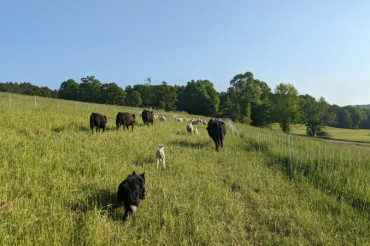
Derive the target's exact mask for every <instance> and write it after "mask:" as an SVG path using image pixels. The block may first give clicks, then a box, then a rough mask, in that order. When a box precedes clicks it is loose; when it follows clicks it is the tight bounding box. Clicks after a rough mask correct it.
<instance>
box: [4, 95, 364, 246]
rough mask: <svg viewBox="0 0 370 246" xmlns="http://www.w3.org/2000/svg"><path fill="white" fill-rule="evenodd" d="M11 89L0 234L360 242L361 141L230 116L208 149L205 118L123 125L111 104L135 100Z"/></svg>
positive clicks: (55, 239)
mask: <svg viewBox="0 0 370 246" xmlns="http://www.w3.org/2000/svg"><path fill="white" fill-rule="evenodd" d="M11 96H12V97H11V100H12V103H11V105H9V94H6V93H0V110H1V116H2V121H0V129H1V130H0V139H1V144H0V182H1V184H2V185H1V186H0V220H1V224H0V245H127V244H130V245H181V244H182V245H229V244H233V245H272V244H290V245H307V244H308V245H310V244H314V245H315V244H324V245H330V244H333V245H338V244H340V245H343V244H349V245H354V244H358V245H367V244H369V230H368V229H369V207H368V203H369V187H368V181H369V165H370V163H369V160H370V159H369V158H370V157H369V155H370V151H368V149H365V147H358V146H347V145H339V144H335V143H325V142H322V141H321V140H310V139H308V138H306V137H291V142H290V145H288V141H287V135H285V134H282V133H279V132H276V131H272V130H266V129H259V128H253V127H249V126H244V125H240V124H232V126H234V127H235V134H233V133H232V131H231V128H228V132H227V135H226V138H225V146H224V149H222V150H221V151H220V152H219V153H217V152H216V151H215V149H214V143H213V142H212V141H211V139H210V138H209V137H208V135H207V132H206V130H205V128H206V126H204V125H199V126H198V130H199V136H195V135H191V136H189V135H188V134H187V133H186V124H187V123H186V122H177V121H175V120H173V119H167V121H166V122H159V121H155V122H154V126H153V127H152V126H150V127H148V126H144V125H142V121H141V119H140V117H139V116H137V122H138V124H137V125H136V126H135V127H134V131H133V132H131V131H126V130H125V131H122V129H120V130H119V131H116V129H115V116H116V114H117V112H119V111H121V112H131V113H138V112H140V111H142V109H139V108H127V107H126V108H124V107H117V106H109V105H96V104H87V103H82V102H72V101H70V102H69V101H64V100H59V102H58V100H55V99H54V100H52V99H43V98H36V106H35V103H34V102H35V98H34V97H26V96H20V95H13V94H12V95H11ZM17 98H18V99H17ZM93 111H94V112H99V113H103V114H105V115H107V117H108V126H107V131H106V132H105V133H100V134H95V133H94V135H91V131H90V129H89V116H90V114H91V112H93ZM155 113H156V114H165V112H159V111H155ZM174 114H177V115H186V114H183V113H178V112H177V113H172V112H168V113H167V116H173V115H174ZM198 117H199V116H196V117H195V118H198ZM202 118H204V119H205V117H202ZM237 134H239V135H237ZM158 144H164V146H165V151H166V169H164V170H163V169H160V170H157V169H156V167H155V151H156V149H157V147H158ZM289 147H290V148H289ZM289 149H290V151H289ZM289 152H290V153H291V154H290V156H291V161H292V162H291V163H292V167H293V170H292V171H290V170H289V168H290V160H289ZM133 170H135V171H136V172H138V173H141V172H145V173H146V178H147V181H146V182H147V189H146V190H147V195H146V199H145V200H143V201H142V202H141V203H140V206H139V209H138V211H137V213H136V214H135V215H134V216H131V217H130V218H129V219H128V221H127V222H126V223H123V221H122V217H123V208H121V207H120V208H119V207H117V206H116V191H117V188H118V184H119V183H120V182H121V181H122V180H123V179H124V178H126V176H127V175H128V174H130V173H132V171H133Z"/></svg>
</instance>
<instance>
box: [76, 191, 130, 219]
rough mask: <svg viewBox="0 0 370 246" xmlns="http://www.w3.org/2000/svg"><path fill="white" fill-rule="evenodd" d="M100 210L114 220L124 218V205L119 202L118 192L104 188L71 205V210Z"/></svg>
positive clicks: (83, 211)
mask: <svg viewBox="0 0 370 246" xmlns="http://www.w3.org/2000/svg"><path fill="white" fill-rule="evenodd" d="M95 209H97V210H99V211H100V213H101V214H102V215H107V217H108V218H110V219H111V220H114V221H120V220H122V219H123V213H124V209H123V206H121V205H120V204H118V203H117V193H116V192H112V191H110V190H107V189H104V190H99V191H98V192H96V193H95V194H93V195H90V196H89V197H88V198H87V199H86V200H82V201H79V202H76V203H74V204H72V205H71V210H73V211H78V212H82V213H86V212H88V211H91V210H95Z"/></svg>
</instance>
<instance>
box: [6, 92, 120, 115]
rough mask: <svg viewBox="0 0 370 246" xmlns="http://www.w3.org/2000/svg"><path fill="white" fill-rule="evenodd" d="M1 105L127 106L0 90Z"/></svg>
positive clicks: (114, 108) (116, 108)
mask: <svg viewBox="0 0 370 246" xmlns="http://www.w3.org/2000/svg"><path fill="white" fill-rule="evenodd" d="M0 106H1V107H22V108H41V107H54V108H57V109H62V108H77V109H82V110H87V111H94V110H95V111H112V112H118V111H119V110H122V108H124V107H125V106H119V105H108V104H98V103H90V102H82V101H70V100H64V99H58V98H47V97H38V96H28V95H20V94H12V93H4V92H0Z"/></svg>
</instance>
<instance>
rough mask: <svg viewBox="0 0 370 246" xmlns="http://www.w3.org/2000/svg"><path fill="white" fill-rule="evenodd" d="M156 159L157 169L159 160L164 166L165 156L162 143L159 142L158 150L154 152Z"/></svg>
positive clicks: (164, 166)
mask: <svg viewBox="0 0 370 246" xmlns="http://www.w3.org/2000/svg"><path fill="white" fill-rule="evenodd" d="M156 159H157V169H158V168H159V161H162V164H163V168H166V160H165V159H166V156H165V154H164V145H163V144H159V145H158V150H157V152H156Z"/></svg>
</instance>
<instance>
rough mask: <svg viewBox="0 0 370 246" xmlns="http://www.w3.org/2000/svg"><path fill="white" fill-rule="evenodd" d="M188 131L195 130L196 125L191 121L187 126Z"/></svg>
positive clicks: (190, 132) (189, 132)
mask: <svg viewBox="0 0 370 246" xmlns="http://www.w3.org/2000/svg"><path fill="white" fill-rule="evenodd" d="M186 131H187V132H188V134H192V132H193V131H194V127H193V124H192V123H191V122H190V123H189V125H187V126H186Z"/></svg>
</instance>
